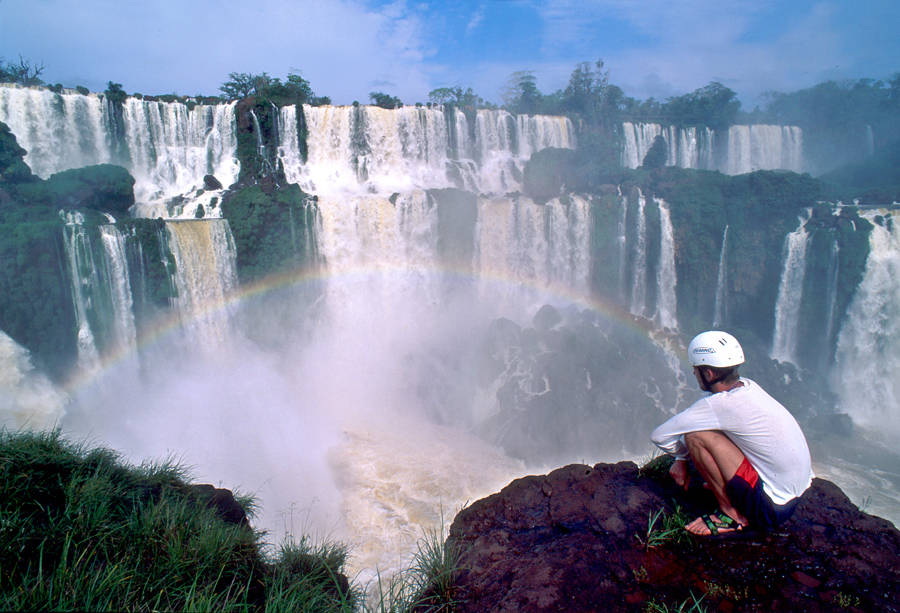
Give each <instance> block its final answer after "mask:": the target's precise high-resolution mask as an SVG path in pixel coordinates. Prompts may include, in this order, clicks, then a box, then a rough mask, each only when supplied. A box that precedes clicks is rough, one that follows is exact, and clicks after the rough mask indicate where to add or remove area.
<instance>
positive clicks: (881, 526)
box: [448, 462, 900, 612]
mask: <svg viewBox="0 0 900 613" xmlns="http://www.w3.org/2000/svg"><path fill="white" fill-rule="evenodd" d="M676 502H677V503H678V504H680V505H682V506H683V508H684V510H685V512H686V513H687V514H688V515H689V516H690V517H694V516H695V515H696V514H698V513H700V512H708V511H710V510H712V508H713V507H714V503H713V501H712V499H711V497H710V496H709V495H708V493H707V492H705V490H702V489H701V488H696V489H692V491H691V492H690V493H689V494H688V495H685V494H684V493H683V492H679V491H677V489H676V488H675V486H674V485H673V484H671V481H670V480H669V479H668V477H665V476H664V475H663V476H657V477H651V476H647V475H644V476H641V475H640V474H639V472H638V468H637V466H636V465H635V464H633V463H631V462H621V463H619V464H615V465H612V464H597V465H596V466H594V467H593V468H591V467H589V466H584V465H571V466H566V467H564V468H560V469H558V470H555V471H553V472H551V473H550V474H548V475H545V476H533V477H525V478H523V479H518V480H516V481H514V482H512V483H511V484H509V485H508V486H507V487H505V488H504V489H503V490H502V491H501V492H499V493H497V494H494V495H492V496H490V497H488V498H485V499H482V500H479V501H478V502H476V503H474V504H472V505H471V506H470V507H468V508H466V509H464V510H463V511H462V512H460V513H459V515H457V517H456V519H455V520H454V522H453V525H452V527H451V529H450V535H449V539H448V542H449V544H450V545H451V546H456V547H459V548H460V549H461V550H462V557H461V561H460V571H459V573H458V576H457V586H458V591H457V596H458V597H459V599H460V600H461V604H460V605H459V607H458V610H461V611H478V612H484V611H642V610H645V609H646V608H647V606H648V604H649V603H656V604H658V605H660V606H666V607H668V610H679V609H678V607H679V606H681V604H682V603H684V602H685V601H687V602H688V606H685V607H684V609H683V610H685V611H687V610H689V609H690V605H691V604H693V602H694V600H699V601H700V603H701V605H700V606H701V607H703V610H706V611H715V610H719V611H854V610H855V611H900V532H898V530H897V529H896V528H895V527H894V526H893V525H892V524H891V523H890V522H888V521H886V520H883V519H879V518H877V517H873V516H870V515H867V514H865V513H862V512H861V511H859V509H858V508H857V507H856V506H854V505H853V504H852V503H851V502H850V501H849V500H848V499H847V497H846V496H845V495H844V494H843V492H841V490H840V489H839V488H838V487H837V486H835V485H834V484H832V483H830V482H828V481H824V480H821V479H816V480H814V482H813V485H812V487H811V488H810V489H809V490H808V491H807V492H806V493H805V494H804V496H803V498H802V500H801V502H800V504H799V505H798V507H797V510H796V512H795V514H794V516H793V517H792V518H791V520H790V521H789V522H787V523H786V524H784V525H783V526H782V527H781V528H779V529H778V530H777V531H775V532H770V533H755V534H747V535H744V536H743V538H741V539H740V540H737V539H729V540H725V539H710V538H708V537H707V538H704V537H687V538H682V539H681V540H680V541H673V540H669V541H666V542H664V543H662V544H659V545H655V546H648V545H647V532H648V521H649V520H648V518H649V516H650V514H655V513H656V512H658V511H659V510H660V509H664V510H665V512H666V513H667V514H672V513H673V511H674V508H675V503H676ZM662 521H663V518H660V519H659V520H658V522H657V526H661V524H662Z"/></svg>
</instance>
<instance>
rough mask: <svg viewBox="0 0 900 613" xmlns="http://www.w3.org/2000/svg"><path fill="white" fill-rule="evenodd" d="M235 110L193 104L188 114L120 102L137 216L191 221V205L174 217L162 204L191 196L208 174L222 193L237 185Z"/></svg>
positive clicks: (182, 109) (177, 108)
mask: <svg viewBox="0 0 900 613" xmlns="http://www.w3.org/2000/svg"><path fill="white" fill-rule="evenodd" d="M234 104H235V103H229V104H217V105H214V106H210V105H204V104H198V105H196V106H194V107H193V108H192V109H189V108H188V106H187V105H186V104H183V103H180V102H151V101H146V100H139V99H137V98H127V99H126V100H125V103H124V105H123V108H122V117H123V120H124V122H125V139H126V145H127V148H128V154H129V157H130V162H129V163H128V165H127V168H128V170H129V172H131V174H132V175H133V176H134V178H135V187H134V192H135V193H134V195H135V200H136V201H137V202H138V203H139V205H138V206H137V207H136V208H137V213H138V215H140V216H145V217H158V216H161V217H170V216H175V217H178V216H183V217H188V218H193V217H194V215H195V209H196V204H194V206H189V205H185V206H184V208H183V211H182V213H181V214H180V215H179V213H178V212H177V211H169V210H168V209H167V208H166V207H165V206H164V202H165V201H166V200H168V199H170V198H173V197H175V196H182V195H193V192H194V191H196V190H197V188H198V187H200V186H202V185H203V177H204V176H205V175H207V174H211V175H214V176H215V177H216V178H217V179H218V180H219V182H220V183H222V185H224V186H226V187H227V186H229V185H231V184H232V183H234V182H235V181H237V176H238V171H239V164H238V161H237V158H236V152H237V132H236V123H235V115H234Z"/></svg>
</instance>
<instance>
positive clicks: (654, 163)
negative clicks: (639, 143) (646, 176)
mask: <svg viewBox="0 0 900 613" xmlns="http://www.w3.org/2000/svg"><path fill="white" fill-rule="evenodd" d="M667 149H668V147H667V146H666V139H665V138H663V137H662V135H657V137H656V138H654V139H653V144H652V145H651V146H650V149H649V150H648V151H647V155H645V156H644V162H643V164H642V166H643V167H644V168H662V167H663V166H665V165H666V160H667V159H668V156H669V153H668V151H667Z"/></svg>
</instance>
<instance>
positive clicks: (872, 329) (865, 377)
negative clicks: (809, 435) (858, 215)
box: [832, 211, 900, 440]
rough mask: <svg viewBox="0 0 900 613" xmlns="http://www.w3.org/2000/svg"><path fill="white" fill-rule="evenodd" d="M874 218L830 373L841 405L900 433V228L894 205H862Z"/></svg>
mask: <svg viewBox="0 0 900 613" xmlns="http://www.w3.org/2000/svg"><path fill="white" fill-rule="evenodd" d="M862 215H863V216H864V217H866V218H867V219H869V220H870V221H873V222H875V221H876V219H875V217H876V215H883V216H884V219H885V220H886V222H887V223H886V224H885V225H881V224H878V223H875V224H874V228H873V230H872V234H871V235H870V237H869V247H870V250H869V257H868V260H867V261H866V269H865V274H864V276H863V280H862V282H861V283H860V285H859V288H858V289H857V291H856V294H855V296H854V297H853V300H852V301H851V303H850V307H849V309H848V311H847V317H846V320H845V321H844V324H843V326H842V328H841V331H840V333H839V335H838V343H837V351H836V353H835V361H834V367H833V369H832V375H833V380H834V387H835V389H836V390H837V391H838V397H839V399H840V406H841V407H842V408H843V409H844V410H845V411H847V412H848V413H849V414H850V416H851V417H852V418H853V420H854V421H855V422H857V423H860V424H863V425H865V426H867V427H869V428H871V429H873V430H874V431H875V432H878V433H881V434H882V435H885V436H887V437H889V440H890V437H894V439H895V438H896V436H897V434H898V433H900V428H898V424H900V413H898V411H900V379H898V377H897V372H898V370H900V231H898V223H897V222H898V215H897V213H896V211H891V212H887V211H866V212H863V213H862Z"/></svg>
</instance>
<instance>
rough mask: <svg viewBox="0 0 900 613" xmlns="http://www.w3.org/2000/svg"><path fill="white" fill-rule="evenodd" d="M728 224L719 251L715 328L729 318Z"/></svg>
mask: <svg viewBox="0 0 900 613" xmlns="http://www.w3.org/2000/svg"><path fill="white" fill-rule="evenodd" d="M727 250H728V224H725V230H724V231H723V232H722V248H721V250H720V251H719V271H718V274H717V276H716V304H715V307H714V309H713V327H714V328H719V327H721V326H722V324H723V323H725V320H726V319H727V318H728V314H727V313H728V304H727V302H726V301H727V299H728V296H727V288H726V287H725V279H726V271H727V266H728V261H727V259H726V258H727V253H728V251H727Z"/></svg>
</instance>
